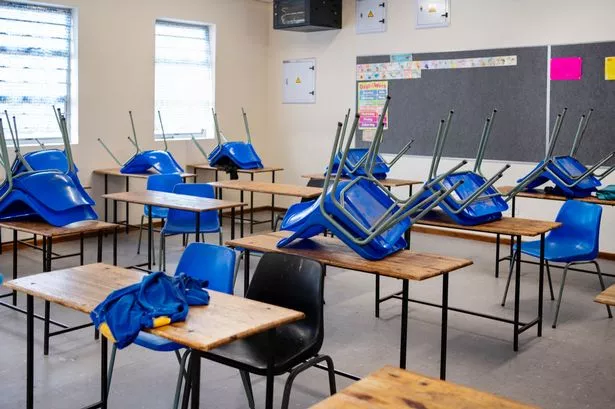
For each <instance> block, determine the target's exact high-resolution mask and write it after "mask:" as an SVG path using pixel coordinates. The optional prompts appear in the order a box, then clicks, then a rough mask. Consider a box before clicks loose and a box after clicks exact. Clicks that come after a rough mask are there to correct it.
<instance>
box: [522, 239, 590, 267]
mask: <svg viewBox="0 0 615 409" xmlns="http://www.w3.org/2000/svg"><path fill="white" fill-rule="evenodd" d="M515 248H516V246H515ZM521 252H522V253H523V254H527V255H530V256H533V257H536V258H540V240H536V241H529V242H525V243H521ZM595 258H596V254H595V251H594V249H593V248H591V247H590V246H588V245H587V244H586V243H582V242H579V241H577V240H569V241H563V240H561V239H560V240H558V241H557V242H554V241H549V240H548V239H547V240H545V260H547V261H552V262H561V263H570V262H573V261H591V260H593V259H595Z"/></svg>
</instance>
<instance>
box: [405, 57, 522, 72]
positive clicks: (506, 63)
mask: <svg viewBox="0 0 615 409" xmlns="http://www.w3.org/2000/svg"><path fill="white" fill-rule="evenodd" d="M417 62H418V63H419V68H420V69H421V70H455V69H462V68H487V67H510V66H514V65H517V56H516V55H502V56H497V57H480V58H460V59H456V60H427V61H417Z"/></svg>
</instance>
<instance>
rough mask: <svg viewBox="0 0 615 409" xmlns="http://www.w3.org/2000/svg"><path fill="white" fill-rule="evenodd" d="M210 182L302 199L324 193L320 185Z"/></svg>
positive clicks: (211, 183)
mask: <svg viewBox="0 0 615 409" xmlns="http://www.w3.org/2000/svg"><path fill="white" fill-rule="evenodd" d="M209 184H210V185H212V186H214V187H219V188H223V189H234V190H245V191H247V192H257V193H269V194H273V195H278V196H292V197H300V198H302V199H314V198H316V197H318V196H320V195H321V193H322V189H321V188H318V187H309V186H298V185H287V184H284V183H271V182H255V181H250V180H221V181H218V182H209Z"/></svg>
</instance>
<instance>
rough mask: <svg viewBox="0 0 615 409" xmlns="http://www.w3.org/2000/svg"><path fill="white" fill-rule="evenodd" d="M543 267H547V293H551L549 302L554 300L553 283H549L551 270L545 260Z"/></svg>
mask: <svg viewBox="0 0 615 409" xmlns="http://www.w3.org/2000/svg"><path fill="white" fill-rule="evenodd" d="M545 266H546V267H547V279H548V280H549V291H550V292H551V301H553V300H555V295H553V282H552V281H551V268H550V267H549V262H548V261H546V260H545Z"/></svg>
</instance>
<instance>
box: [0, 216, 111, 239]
mask: <svg viewBox="0 0 615 409" xmlns="http://www.w3.org/2000/svg"><path fill="white" fill-rule="evenodd" d="M0 227H2V228H5V229H10V230H17V231H21V232H24V233H30V234H38V235H40V236H45V237H56V236H64V235H68V234H80V233H84V234H87V233H95V232H99V231H108V230H113V229H115V228H118V227H119V225H117V224H113V223H107V222H101V221H98V220H84V221H82V222H76V223H71V224H68V225H66V226H62V227H57V226H52V225H51V224H49V223H47V222H44V221H42V220H20V221H3V222H0Z"/></svg>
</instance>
